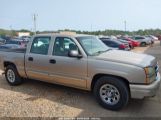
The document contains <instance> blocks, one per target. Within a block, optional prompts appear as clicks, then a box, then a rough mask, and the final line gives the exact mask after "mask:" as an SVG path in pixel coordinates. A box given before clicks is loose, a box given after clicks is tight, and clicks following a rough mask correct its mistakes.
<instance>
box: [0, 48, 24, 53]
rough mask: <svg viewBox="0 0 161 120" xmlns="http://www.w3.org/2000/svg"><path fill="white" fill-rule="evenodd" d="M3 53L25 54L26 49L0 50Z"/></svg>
mask: <svg viewBox="0 0 161 120" xmlns="http://www.w3.org/2000/svg"><path fill="white" fill-rule="evenodd" d="M0 51H3V52H18V53H25V52H26V48H14V49H0Z"/></svg>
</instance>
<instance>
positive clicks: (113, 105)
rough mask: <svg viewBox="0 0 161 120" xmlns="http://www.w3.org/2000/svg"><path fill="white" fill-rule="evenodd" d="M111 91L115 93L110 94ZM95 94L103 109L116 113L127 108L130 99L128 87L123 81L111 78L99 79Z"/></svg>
mask: <svg viewBox="0 0 161 120" xmlns="http://www.w3.org/2000/svg"><path fill="white" fill-rule="evenodd" d="M104 87H106V89H104V92H105V91H106V92H105V93H104V92H102V90H103V88H104ZM111 88H112V89H111ZM110 90H111V91H112V90H113V91H112V92H111V93H110ZM107 91H108V92H107ZM114 91H115V92H114ZM93 92H94V95H95V98H96V100H97V101H98V103H99V104H100V105H101V106H102V107H104V108H106V109H109V110H115V111H116V110H120V109H122V108H123V107H125V106H126V105H127V104H128V102H129V98H130V94H129V89H128V86H127V85H126V84H125V83H124V82H123V81H122V80H121V79H118V78H115V77H109V76H104V77H101V78H99V79H98V80H97V82H96V83H95V86H94V90H93Z"/></svg>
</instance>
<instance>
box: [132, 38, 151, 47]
mask: <svg viewBox="0 0 161 120" xmlns="http://www.w3.org/2000/svg"><path fill="white" fill-rule="evenodd" d="M132 39H134V40H136V41H139V42H140V46H147V45H150V44H151V39H149V38H146V37H144V36H134V37H132Z"/></svg>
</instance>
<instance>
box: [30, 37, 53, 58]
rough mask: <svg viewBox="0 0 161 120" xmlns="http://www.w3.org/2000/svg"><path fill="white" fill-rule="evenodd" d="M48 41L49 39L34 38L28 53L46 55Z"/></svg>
mask: <svg viewBox="0 0 161 120" xmlns="http://www.w3.org/2000/svg"><path fill="white" fill-rule="evenodd" d="M50 40H51V38H50V37H36V38H35V39H34V40H33V42H32V46H31V50H30V53H35V54H42V55H47V54H48V49H49V43H50Z"/></svg>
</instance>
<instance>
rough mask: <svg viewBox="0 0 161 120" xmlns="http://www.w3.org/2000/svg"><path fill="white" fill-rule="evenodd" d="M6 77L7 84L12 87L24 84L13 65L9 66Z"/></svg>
mask: <svg viewBox="0 0 161 120" xmlns="http://www.w3.org/2000/svg"><path fill="white" fill-rule="evenodd" d="M5 77H6V80H7V82H8V83H9V84H10V85H12V86H14V85H19V84H21V83H22V79H21V77H20V76H19V74H18V72H17V69H16V68H15V67H14V66H13V65H9V66H7V68H6V70H5Z"/></svg>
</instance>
